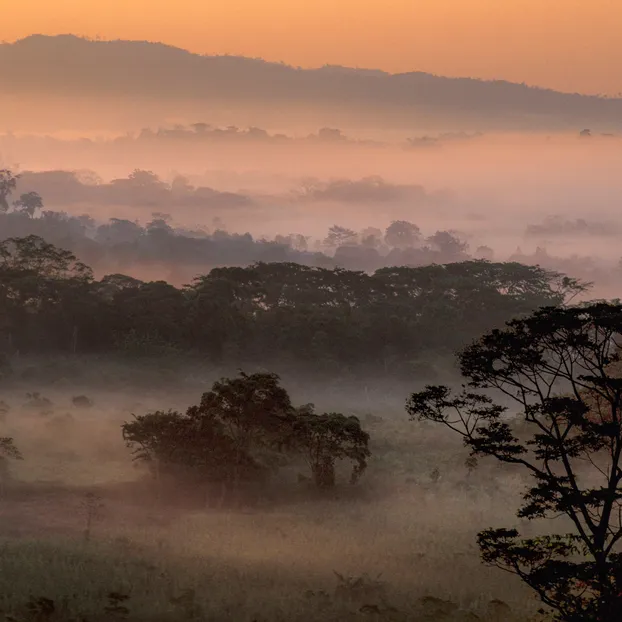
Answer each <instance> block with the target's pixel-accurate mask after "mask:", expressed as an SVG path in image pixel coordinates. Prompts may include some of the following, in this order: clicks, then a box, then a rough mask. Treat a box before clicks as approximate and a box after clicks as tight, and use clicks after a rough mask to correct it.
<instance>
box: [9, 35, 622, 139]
mask: <svg viewBox="0 0 622 622" xmlns="http://www.w3.org/2000/svg"><path fill="white" fill-rule="evenodd" d="M0 83H1V84H2V89H3V92H4V93H5V94H18V95H23V96H26V95H28V94H32V95H34V94H55V95H68V96H77V95H80V96H95V97H119V96H123V97H127V96H132V97H142V98H157V99H159V100H166V101H171V100H175V99H183V100H196V101H200V102H203V101H205V102H208V101H212V102H216V101H246V102H248V103H249V105H252V104H254V103H256V104H266V103H268V104H270V103H273V102H279V103H288V102H291V103H304V104H313V105H327V106H338V107H342V106H347V107H351V108H365V107H367V108H369V107H371V108H374V109H379V110H383V111H384V110H386V111H389V110H391V111H394V112H407V113H408V111H410V110H413V111H415V110H419V111H425V112H427V113H430V112H432V113H433V114H437V115H440V116H447V115H450V116H457V117H460V116H464V117H465V118H481V119H487V120H488V121H490V122H491V123H497V124H499V123H500V124H501V125H510V126H511V125H519V126H522V127H530V126H533V127H534V128H535V127H542V125H543V123H544V125H550V126H551V127H560V126H567V127H569V128H570V127H572V128H575V129H577V130H579V129H582V128H583V127H584V126H585V127H591V128H593V129H597V130H602V131H614V130H619V129H622V99H604V98H599V97H595V96H587V95H580V94H568V93H560V92H556V91H552V90H546V89H541V88H533V87H529V86H526V85H522V84H514V83H510V82H505V81H501V80H499V81H481V80H476V79H470V78H445V77H440V76H434V75H430V74H426V73H421V72H412V73H403V74H389V73H386V72H382V71H377V70H366V69H349V68H343V67H323V68H319V69H299V68H294V67H291V66H287V65H284V64H278V63H269V62H266V61H263V60H258V59H250V58H242V57H233V56H200V55H197V54H192V53H190V52H187V51H185V50H182V49H179V48H174V47H170V46H166V45H163V44H160V43H148V42H141V41H112V42H104V41H89V40H85V39H81V38H78V37H75V36H72V35H63V36H57V37H47V36H42V35H33V36H30V37H27V38H26V39H22V40H20V41H17V42H15V43H5V44H0ZM545 120H548V121H545Z"/></svg>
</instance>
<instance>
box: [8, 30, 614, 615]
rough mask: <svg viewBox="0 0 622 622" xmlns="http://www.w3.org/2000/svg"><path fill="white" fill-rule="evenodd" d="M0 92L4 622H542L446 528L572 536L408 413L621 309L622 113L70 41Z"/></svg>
mask: <svg viewBox="0 0 622 622" xmlns="http://www.w3.org/2000/svg"><path fill="white" fill-rule="evenodd" d="M76 54H78V56H77V57H75V58H76V61H75V62H74V63H73V64H71V66H69V65H67V67H68V68H67V70H66V71H60V70H59V69H58V67H61V66H64V65H62V64H61V61H63V59H64V60H65V61H67V59H68V58H73V57H74V56H72V55H76ZM80 54H82V55H83V56H80ZM46 55H50V56H49V58H47V60H45V59H46ZM52 58H54V59H56V61H57V62H56V61H55V62H52V60H51V59H52ZM130 61H131V62H132V63H133V64H131V67H129V68H128V72H127V75H125V74H124V73H123V67H125V66H126V65H128V63H130ZM0 78H2V80H3V93H2V95H0V118H1V119H2V126H0V482H1V487H0V527H1V529H2V538H1V539H2V547H3V556H4V557H3V564H4V563H6V567H7V569H8V570H7V571H6V572H4V573H2V575H1V576H0V594H2V596H0V608H1V609H2V611H3V612H7V615H11V616H14V617H13V618H11V619H19V620H22V619H23V620H33V621H34V620H58V621H59V622H60V621H61V620H62V621H63V622H66V620H77V619H81V620H98V619H102V620H103V619H128V620H135V621H136V622H139V621H143V620H150V619H162V620H171V621H173V620H202V619H213V620H226V619H232V616H234V617H235V619H236V620H237V619H239V620H248V621H249V622H250V621H251V620H252V621H255V622H257V621H259V620H300V621H301V622H302V621H303V620H305V621H310V620H318V621H320V620H322V621H323V620H366V619H374V620H381V619H382V620H384V619H386V620H413V619H421V620H441V621H442V620H447V621H448V620H488V621H490V622H494V621H496V622H499V621H501V620H504V621H507V622H511V621H514V622H525V621H526V620H543V621H544V620H551V619H552V618H551V617H550V616H549V617H546V616H545V615H543V616H542V617H537V616H538V614H537V610H538V608H539V607H540V605H541V603H539V602H538V601H537V599H536V598H535V596H534V595H533V593H532V592H531V591H530V589H529V588H528V587H527V586H526V585H525V584H523V583H522V582H521V581H520V579H519V577H517V576H512V575H510V574H504V573H501V572H499V571H498V569H496V568H494V567H492V566H491V565H486V564H483V563H482V562H481V559H480V554H479V551H478V548H477V543H476V540H477V534H478V532H481V531H482V530H484V529H486V528H487V527H488V526H489V525H491V524H492V525H501V524H502V525H505V526H507V528H509V529H510V528H511V529H514V528H515V529H517V530H520V533H521V535H523V536H525V537H531V536H534V537H535V536H537V535H541V534H542V533H547V534H548V533H557V532H558V531H559V530H560V529H562V530H563V529H566V530H571V529H573V525H572V523H571V521H569V520H567V519H566V518H562V519H559V520H558V519H555V521H557V522H555V521H550V522H544V521H542V520H540V517H537V520H533V521H532V520H527V519H526V518H524V517H522V518H519V517H518V515H517V508H518V507H519V505H520V504H521V499H523V500H524V494H525V491H526V490H527V488H528V486H530V485H533V482H531V484H530V478H529V474H528V473H525V471H524V470H521V465H520V463H516V464H507V463H503V461H501V462H500V463H499V462H497V461H495V459H494V453H493V455H492V456H491V455H480V454H478V455H477V459H474V455H475V454H471V453H470V449H469V447H468V446H464V445H463V444H462V443H461V440H460V439H459V438H457V437H456V436H455V435H454V434H452V432H451V431H450V430H447V429H445V428H444V427H442V426H439V425H437V423H438V421H436V422H434V418H433V417H428V418H427V419H426V417H419V418H417V417H415V416H413V415H412V413H411V411H409V410H408V408H407V407H406V404H407V400H409V399H410V398H411V396H413V395H415V394H417V393H421V392H424V391H426V390H427V389H428V388H429V386H430V385H437V384H442V385H443V386H446V387H449V388H451V389H452V390H453V389H457V390H460V387H463V386H464V384H465V382H466V381H467V380H465V378H466V375H465V374H466V372H465V368H466V369H467V372H468V365H466V366H465V364H464V360H462V359H461V358H460V356H461V355H460V354H459V353H462V352H465V351H466V350H465V349H468V348H469V347H474V346H473V344H481V343H483V342H482V340H481V339H482V336H483V335H489V336H490V335H499V334H501V333H499V331H504V330H513V329H512V326H516V324H512V322H520V321H527V320H526V319H525V318H531V317H540V316H538V315H537V314H538V313H540V314H542V313H558V312H559V313H560V314H561V313H565V312H568V313H571V312H574V311H573V310H576V308H577V307H576V305H583V306H586V305H589V304H590V301H594V300H607V301H611V303H610V307H611V309H613V310H612V311H611V313H614V311H615V310H616V309H618V308H619V307H618V306H616V305H617V303H616V301H617V300H618V298H619V292H620V287H621V285H622V252H621V251H620V246H619V243H618V241H619V238H620V236H621V235H622V214H621V213H620V210H619V209H618V207H619V206H618V203H619V197H620V196H621V193H622V181H621V180H620V176H619V174H618V171H619V169H620V164H621V163H622V134H621V133H620V122H619V118H620V116H619V110H620V106H621V105H622V104H621V102H620V100H618V99H607V98H599V97H592V96H589V97H588V96H584V95H578V94H574V95H571V94H565V93H556V92H554V91H549V90H545V89H532V88H530V87H527V86H525V85H514V84H510V83H507V82H503V81H501V80H499V81H492V82H483V81H478V80H471V79H468V80H467V79H450V78H443V77H440V76H430V75H427V74H421V73H410V74H401V75H393V74H388V73H385V72H375V71H368V70H363V69H349V68H336V67H324V68H322V69H317V70H302V69H298V68H293V67H288V66H285V65H277V64H273V63H266V62H264V61H261V60H256V59H255V60H253V59H241V58H236V57H200V56H197V55H191V54H189V53H187V52H185V51H183V50H177V49H175V48H170V47H167V46H161V45H159V44H147V43H141V42H109V43H106V44H104V43H103V42H95V41H86V40H83V39H79V38H77V37H73V36H68V37H59V38H47V37H36V36H35V37H32V38H28V39H25V40H23V41H20V42H16V43H14V44H1V45H0ZM208 86H209V88H208ZM4 87H6V88H4ZM607 305H609V303H607ZM607 305H605V308H606V309H609V308H610V307H609V306H607ZM581 308H583V307H581ZM586 308H591V307H586ZM597 308H598V309H601V307H597ZM551 309H552V310H553V311H551ZM547 310H548V311H547ZM608 312H609V311H608ZM546 317H548V316H546ZM581 321H583V320H581ZM521 326H522V325H521ZM508 327H509V328H508ZM615 356H617V355H615ZM615 356H614V355H612V358H611V360H610V361H609V360H608V364H609V363H611V362H612V361H613V362H614V363H615V362H616V361H617V359H616V358H615ZM607 369H609V368H607ZM612 373H613V372H612ZM475 384H477V383H475ZM552 386H553V384H551V387H552ZM555 388H556V389H559V387H558V385H555ZM549 389H550V390H552V389H551V388H550V387H549ZM562 389H563V390H567V386H563V387H562ZM562 389H560V390H562ZM482 395H483V396H484V398H482V399H484V401H483V402H482V403H485V404H488V402H486V401H485V399H491V400H494V403H495V404H498V405H499V408H500V410H501V411H503V417H504V418H503V422H506V421H507V422H508V426H509V427H508V430H512V434H516V442H519V441H520V442H522V441H523V440H524V439H525V438H527V437H526V436H525V430H524V427H522V426H523V424H524V421H523V419H521V415H522V413H521V408H520V404H519V405H518V406H517V403H516V400H514V401H513V400H512V399H511V397H512V396H511V395H510V396H509V395H508V394H507V393H503V391H501V390H498V387H497V388H495V387H493V388H491V387H490V386H486V387H484V389H483V390H482ZM266 396H268V398H269V399H268V398H266ZM275 404H276V405H277V406H278V408H277V406H275ZM590 407H592V406H591V403H590ZM231 413H234V414H235V416H232V414H231ZM268 415H270V416H268ZM236 417H237V418H236ZM244 417H246V419H244ZM275 421H276V423H275ZM323 425H325V426H326V427H320V426H323ZM141 426H144V427H141ZM314 426H317V427H314ZM326 429H328V430H329V431H330V433H331V434H334V435H335V437H330V439H329V440H326V438H327V437H326V436H323V435H326V434H327V433H326ZM128 430H129V432H128ZM180 430H181V432H180ZM335 430H336V432H335ZM340 434H341V435H342V436H339V435H340ZM317 438H321V439H323V441H322V442H323V443H325V444H323V445H322V444H321V443H319V444H317V445H314V444H313V443H314V442H316V440H314V439H317ZM335 438H337V439H338V440H335ZM196 439H199V440H198V441H197V440H196ZM344 439H345V440H344ZM467 445H468V443H467ZM326 447H328V448H329V449H326ZM329 450H330V451H332V452H333V453H330V451H329ZM314 452H315V453H314ZM322 452H329V453H330V455H328V454H323V453H322ZM475 453H477V452H475ZM482 453H484V454H485V452H482ZM317 455H320V456H322V459H323V460H324V462H322V460H320V459H319V458H317ZM313 456H316V457H315V458H314V457H313ZM578 468H579V471H580V473H581V475H582V476H583V474H584V473H585V477H586V481H587V480H588V471H589V465H581V466H580V467H578ZM4 560H6V561H4ZM50 568H52V569H53V572H50ZM50 603H51V604H50ZM547 615H548V614H547ZM46 616H47V617H46Z"/></svg>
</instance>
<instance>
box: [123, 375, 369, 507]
mask: <svg viewBox="0 0 622 622" xmlns="http://www.w3.org/2000/svg"><path fill="white" fill-rule="evenodd" d="M122 431H123V437H124V439H125V441H126V443H127V444H128V446H129V447H131V448H132V449H133V450H134V454H135V457H136V458H137V459H139V460H142V461H146V462H147V463H148V464H149V465H150V466H151V468H152V471H153V474H154V475H155V477H156V479H158V480H161V478H162V477H163V476H165V475H168V476H172V477H177V478H178V477H182V478H184V477H185V478H191V479H197V480H198V481H199V482H200V483H201V485H203V486H206V492H207V493H209V492H210V491H213V489H214V487H216V488H217V489H220V499H221V501H223V500H224V498H225V496H226V495H230V494H234V495H235V494H238V493H239V492H240V491H241V488H242V487H243V486H244V485H246V484H250V485H254V484H255V485H256V484H258V483H261V482H265V480H266V478H267V477H269V476H270V475H271V474H272V473H274V472H275V471H276V470H278V469H279V468H282V467H284V466H287V465H289V464H290V463H291V462H292V461H294V462H295V460H296V459H297V458H298V459H303V460H304V461H305V462H306V464H307V465H308V467H309V469H310V477H309V478H308V479H309V480H310V481H312V483H313V484H314V485H315V486H316V487H317V488H320V489H329V488H332V487H334V486H335V483H336V474H337V472H336V466H337V462H338V461H342V460H348V461H350V462H351V463H352V465H353V466H352V471H351V475H350V483H352V484H354V483H356V482H357V481H358V479H359V478H360V476H361V475H362V474H363V472H364V471H365V469H366V467H367V460H368V458H369V457H370V451H369V434H368V433H367V432H365V431H364V430H362V428H361V425H360V422H359V420H358V419H357V418H356V417H354V416H349V417H346V416H344V415H342V414H339V413H324V414H316V413H315V412H314V407H313V405H312V404H307V405H305V406H302V407H299V408H295V407H294V406H293V405H292V403H291V400H290V397H289V395H288V393H287V391H286V390H285V389H284V388H283V387H282V386H281V385H280V380H279V377H278V376H277V375H276V374H271V373H255V374H250V375H248V374H245V373H244V372H240V374H239V375H238V376H237V377H235V378H223V379H222V380H220V381H218V382H215V383H214V385H213V387H212V390H211V391H209V392H207V393H205V394H204V395H203V397H202V398H201V402H200V403H199V404H198V405H196V406H192V407H190V408H188V410H187V411H186V412H185V413H179V412H176V411H167V412H154V413H149V414H146V415H139V416H136V417H135V418H134V420H133V421H130V422H126V423H125V424H124V425H123V426H122ZM299 475H300V474H299ZM302 477H303V479H306V476H302Z"/></svg>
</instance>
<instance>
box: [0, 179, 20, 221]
mask: <svg viewBox="0 0 622 622" xmlns="http://www.w3.org/2000/svg"><path fill="white" fill-rule="evenodd" d="M18 178H19V176H17V175H13V173H12V172H11V171H10V170H8V169H0V213H2V212H8V211H9V197H10V196H11V194H12V193H13V191H14V190H15V188H16V186H17V180H18Z"/></svg>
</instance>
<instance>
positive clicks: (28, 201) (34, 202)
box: [0, 169, 43, 218]
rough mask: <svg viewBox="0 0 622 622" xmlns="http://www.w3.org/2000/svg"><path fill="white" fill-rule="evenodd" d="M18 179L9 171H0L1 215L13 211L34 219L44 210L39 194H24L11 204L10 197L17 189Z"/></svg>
mask: <svg viewBox="0 0 622 622" xmlns="http://www.w3.org/2000/svg"><path fill="white" fill-rule="evenodd" d="M17 180H18V177H17V176H15V175H13V173H12V172H11V171H10V170H8V169H1V170H0V214H7V213H8V212H10V211H13V212H15V213H18V214H25V215H26V216H28V217H29V218H32V217H33V216H34V215H35V213H36V212H37V210H40V209H42V208H43V200H42V199H41V196H40V195H39V194H38V193H37V192H32V191H31V192H24V193H22V194H21V195H20V196H19V198H18V199H16V200H15V201H13V203H12V204H11V203H10V202H9V201H10V197H11V194H12V193H13V192H14V191H15V189H16V187H17Z"/></svg>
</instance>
